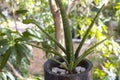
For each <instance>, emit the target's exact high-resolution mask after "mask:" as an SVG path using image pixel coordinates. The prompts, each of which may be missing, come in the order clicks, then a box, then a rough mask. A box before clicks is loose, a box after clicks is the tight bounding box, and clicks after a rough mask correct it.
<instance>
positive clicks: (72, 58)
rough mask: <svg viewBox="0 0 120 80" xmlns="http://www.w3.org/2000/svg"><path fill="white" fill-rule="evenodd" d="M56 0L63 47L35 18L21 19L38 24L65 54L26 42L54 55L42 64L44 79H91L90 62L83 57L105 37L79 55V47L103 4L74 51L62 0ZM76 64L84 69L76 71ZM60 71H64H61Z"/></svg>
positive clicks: (26, 22)
mask: <svg viewBox="0 0 120 80" xmlns="http://www.w3.org/2000/svg"><path fill="white" fill-rule="evenodd" d="M57 1H58V5H59V8H60V13H61V16H62V21H63V26H64V27H63V28H64V36H65V48H64V47H63V46H62V45H61V44H60V43H59V42H57V40H56V39H54V38H53V37H51V36H50V35H49V34H48V33H47V32H46V31H45V30H44V29H43V28H42V27H41V24H40V23H39V22H37V21H36V20H34V19H26V20H24V21H23V23H25V24H29V23H33V24H35V25H36V26H38V28H39V29H40V30H41V31H42V32H43V33H44V34H45V35H46V36H47V37H48V39H49V40H51V41H53V42H54V43H55V45H57V46H58V47H59V48H60V49H61V50H62V51H63V52H64V54H65V55H64V56H63V55H62V54H60V53H59V52H58V51H57V50H56V49H55V48H54V47H51V46H50V45H48V48H43V47H39V46H36V45H34V44H30V43H28V44H29V45H32V46H35V47H38V48H40V49H44V50H45V51H49V52H51V53H52V54H54V55H55V57H54V58H51V59H49V60H48V61H46V62H45V64H44V72H45V80H92V77H90V75H91V68H92V63H91V62H90V61H89V60H87V59H85V57H86V56H87V55H89V54H90V53H92V52H93V51H94V48H95V47H96V46H98V45H99V44H101V43H102V42H104V41H105V40H106V39H107V38H106V39H104V40H101V41H100V42H98V43H96V44H95V45H93V46H92V47H90V48H88V49H86V50H85V51H84V52H83V53H82V54H81V55H80V56H79V52H80V51H81V48H82V46H83V45H84V43H85V41H86V39H87V37H88V34H89V32H90V30H91V28H92V27H93V25H94V22H95V21H96V19H97V17H98V16H99V14H100V12H101V10H102V8H103V6H104V5H103V6H102V7H101V8H100V10H99V11H98V12H97V14H96V16H95V18H94V19H93V21H92V22H91V24H90V26H89V27H88V29H87V30H86V33H85V35H84V37H83V38H82V40H81V42H80V44H79V46H78V48H77V49H76V51H75V52H74V50H73V42H72V35H71V34H72V33H71V30H70V27H69V22H68V18H67V15H66V11H65V8H64V6H63V3H62V0H57ZM30 35H32V36H34V37H36V35H33V34H30ZM78 66H80V67H82V68H83V67H84V69H82V70H83V72H81V70H80V71H78V72H77V70H76V68H77V67H78ZM53 68H54V69H53ZM56 68H58V69H59V70H58V69H57V71H54V70H55V69H56ZM60 70H61V71H60ZM62 71H63V72H65V73H62Z"/></svg>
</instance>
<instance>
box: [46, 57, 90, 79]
mask: <svg viewBox="0 0 120 80" xmlns="http://www.w3.org/2000/svg"><path fill="white" fill-rule="evenodd" d="M59 60H60V61H61V62H63V60H61V59H59ZM79 65H80V66H82V67H85V68H86V71H85V72H81V73H75V74H66V75H60V74H56V73H54V72H52V71H51V69H52V68H53V67H57V66H59V64H58V63H56V62H54V61H53V60H51V59H49V60H47V61H46V62H45V64H44V80H92V73H91V69H92V63H91V62H90V61H89V60H87V59H84V60H82V61H81V62H80V64H79Z"/></svg>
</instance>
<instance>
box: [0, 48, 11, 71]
mask: <svg viewBox="0 0 120 80" xmlns="http://www.w3.org/2000/svg"><path fill="white" fill-rule="evenodd" d="M10 54H11V47H10V48H9V49H8V50H7V51H6V53H5V54H4V55H3V56H2V60H1V63H0V71H1V70H2V69H3V68H4V67H5V65H6V63H7V61H8V59H9V57H10Z"/></svg>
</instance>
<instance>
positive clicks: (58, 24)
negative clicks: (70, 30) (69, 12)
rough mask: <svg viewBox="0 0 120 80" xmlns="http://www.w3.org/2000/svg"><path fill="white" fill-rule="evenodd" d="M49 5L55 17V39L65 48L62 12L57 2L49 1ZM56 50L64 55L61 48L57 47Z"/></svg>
mask: <svg viewBox="0 0 120 80" xmlns="http://www.w3.org/2000/svg"><path fill="white" fill-rule="evenodd" d="M49 4H50V8H51V12H52V15H53V19H54V25H55V38H56V39H57V41H58V42H59V43H60V44H62V46H64V31H63V23H62V19H61V14H60V10H59V8H58V6H57V3H56V1H55V0H49ZM56 49H57V51H59V53H62V51H61V50H60V48H58V47H57V46H56Z"/></svg>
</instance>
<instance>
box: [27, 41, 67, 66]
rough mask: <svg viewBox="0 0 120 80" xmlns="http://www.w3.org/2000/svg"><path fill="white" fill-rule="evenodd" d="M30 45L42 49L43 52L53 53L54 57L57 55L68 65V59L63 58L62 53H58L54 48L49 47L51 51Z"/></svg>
mask: <svg viewBox="0 0 120 80" xmlns="http://www.w3.org/2000/svg"><path fill="white" fill-rule="evenodd" d="M28 44H29V45H31V46H33V47H36V48H39V49H42V50H45V51H48V52H51V53H53V54H54V55H57V56H59V57H60V58H62V59H63V60H64V61H65V62H66V64H68V61H67V59H66V58H65V57H64V56H62V55H61V54H60V53H58V51H56V49H54V48H52V47H51V46H49V48H51V49H47V48H43V47H40V46H36V45H34V44H31V43H28Z"/></svg>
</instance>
